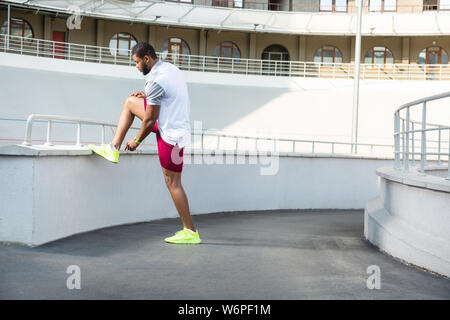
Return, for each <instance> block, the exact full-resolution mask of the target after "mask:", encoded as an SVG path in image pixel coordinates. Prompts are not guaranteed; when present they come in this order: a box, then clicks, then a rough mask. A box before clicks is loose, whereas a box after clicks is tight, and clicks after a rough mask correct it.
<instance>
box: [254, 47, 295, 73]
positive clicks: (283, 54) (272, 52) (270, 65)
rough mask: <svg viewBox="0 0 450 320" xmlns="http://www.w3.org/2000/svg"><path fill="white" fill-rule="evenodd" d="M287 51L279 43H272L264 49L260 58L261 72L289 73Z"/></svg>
mask: <svg viewBox="0 0 450 320" xmlns="http://www.w3.org/2000/svg"><path fill="white" fill-rule="evenodd" d="M289 59H290V58H289V52H288V51H287V49H286V48H285V47H283V46H281V45H278V44H274V45H271V46H268V47H267V48H265V49H264V51H263V53H262V56H261V60H269V61H263V64H262V69H263V70H262V71H263V74H272V75H282V74H283V73H284V74H286V75H288V74H289V63H288V61H289Z"/></svg>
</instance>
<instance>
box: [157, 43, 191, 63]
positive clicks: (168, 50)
mask: <svg viewBox="0 0 450 320" xmlns="http://www.w3.org/2000/svg"><path fill="white" fill-rule="evenodd" d="M190 54H191V50H190V49H189V46H188V44H187V43H186V41H184V40H183V39H179V38H170V39H167V40H166V41H164V43H163V46H162V49H161V58H162V59H163V60H169V61H170V62H172V63H174V64H178V63H180V64H181V63H183V62H184V63H188V61H189V58H188V55H190Z"/></svg>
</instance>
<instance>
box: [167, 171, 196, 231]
mask: <svg viewBox="0 0 450 320" xmlns="http://www.w3.org/2000/svg"><path fill="white" fill-rule="evenodd" d="M161 169H162V170H163V174H164V179H165V181H166V185H167V188H168V189H169V192H170V195H171V196H172V200H173V202H174V204H175V207H176V208H177V211H178V214H179V215H180V218H181V222H182V223H183V226H184V227H185V228H188V229H190V230H192V231H194V232H195V231H196V230H195V227H194V223H193V222H192V217H191V213H190V211H189V202H188V199H187V196H186V193H185V192H184V189H183V186H182V185H181V172H175V171H171V170H167V169H165V168H161Z"/></svg>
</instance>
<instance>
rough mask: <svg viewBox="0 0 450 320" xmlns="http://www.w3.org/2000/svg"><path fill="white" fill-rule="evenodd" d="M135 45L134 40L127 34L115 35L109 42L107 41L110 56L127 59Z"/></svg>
mask: <svg viewBox="0 0 450 320" xmlns="http://www.w3.org/2000/svg"><path fill="white" fill-rule="evenodd" d="M136 43H137V41H136V39H135V38H134V37H133V36H132V35H131V34H129V33H125V32H121V33H116V34H115V35H114V36H113V37H112V38H111V40H109V51H110V52H111V55H112V56H116V55H117V56H125V57H128V56H129V54H130V52H131V48H133V46H134V45H135V44H136Z"/></svg>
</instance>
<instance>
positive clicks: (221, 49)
mask: <svg viewBox="0 0 450 320" xmlns="http://www.w3.org/2000/svg"><path fill="white" fill-rule="evenodd" d="M214 56H215V57H223V58H237V59H239V58H240V57H241V51H240V50H239V48H238V46H237V45H235V44H234V43H233V42H229V41H225V42H221V43H220V44H219V45H218V46H217V47H216V49H214Z"/></svg>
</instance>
